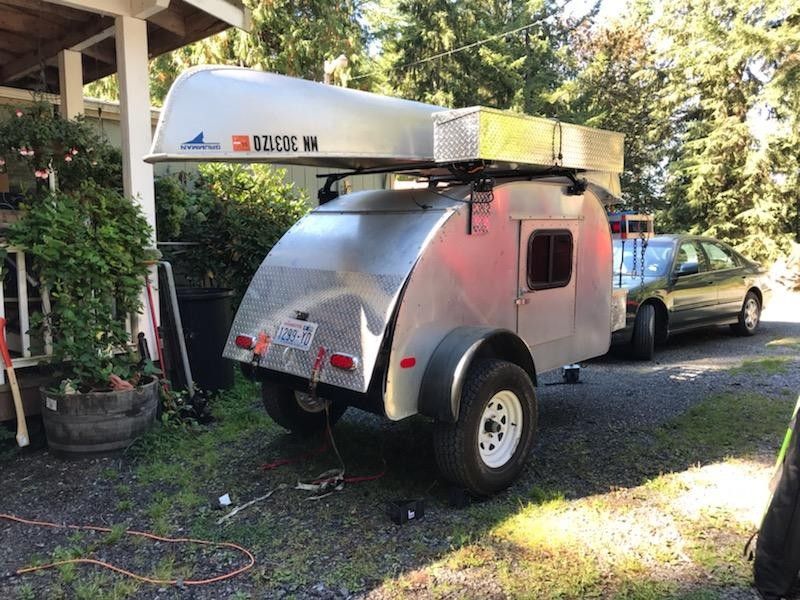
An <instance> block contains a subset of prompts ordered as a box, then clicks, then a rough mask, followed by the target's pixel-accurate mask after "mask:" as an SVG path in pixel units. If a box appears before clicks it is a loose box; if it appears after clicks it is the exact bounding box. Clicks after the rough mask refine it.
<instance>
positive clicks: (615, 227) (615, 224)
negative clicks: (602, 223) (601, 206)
mask: <svg viewBox="0 0 800 600" xmlns="http://www.w3.org/2000/svg"><path fill="white" fill-rule="evenodd" d="M621 230H622V224H621V223H620V222H619V221H611V233H619V232H620V231H621Z"/></svg>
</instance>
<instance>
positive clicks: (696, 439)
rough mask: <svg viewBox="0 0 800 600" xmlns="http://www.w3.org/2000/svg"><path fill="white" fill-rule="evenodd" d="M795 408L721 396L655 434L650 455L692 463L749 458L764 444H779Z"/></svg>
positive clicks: (759, 398)
mask: <svg viewBox="0 0 800 600" xmlns="http://www.w3.org/2000/svg"><path fill="white" fill-rule="evenodd" d="M791 413H792V407H791V405H790V404H789V403H787V402H786V400H785V399H784V398H779V399H776V398H770V397H768V396H762V395H760V394H721V395H717V396H712V397H710V398H708V399H707V400H705V401H703V402H701V403H700V404H696V405H695V406H693V407H692V408H690V409H689V410H688V411H686V412H685V413H684V414H683V415H681V416H679V417H677V418H676V419H673V420H672V421H670V422H668V423H666V424H664V425H663V426H662V427H661V428H659V429H658V430H657V431H656V445H655V447H654V448H653V449H652V450H651V451H650V452H651V454H655V455H658V456H663V455H664V454H665V453H668V454H671V455H673V456H679V457H681V458H683V459H684V460H687V461H689V462H690V463H691V462H709V461H710V460H716V459H720V458H724V457H726V456H743V455H744V456H746V455H749V454H752V453H753V452H755V451H756V450H758V448H759V447H760V446H761V445H763V443H764V441H765V440H766V441H771V442H774V443H775V444H779V443H780V437H781V434H782V433H783V431H784V430H785V428H786V423H787V422H788V421H789V419H790V418H791Z"/></svg>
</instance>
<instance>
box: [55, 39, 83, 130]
mask: <svg viewBox="0 0 800 600" xmlns="http://www.w3.org/2000/svg"><path fill="white" fill-rule="evenodd" d="M58 82H59V89H60V90H61V106H60V108H59V111H60V113H61V116H62V117H64V118H65V119H74V118H75V117H77V116H78V115H82V114H83V65H82V64H81V53H80V52H76V51H75V50H62V51H61V52H59V53H58Z"/></svg>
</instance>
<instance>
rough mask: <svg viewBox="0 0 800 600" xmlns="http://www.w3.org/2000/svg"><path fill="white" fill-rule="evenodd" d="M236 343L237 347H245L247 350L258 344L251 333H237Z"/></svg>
mask: <svg viewBox="0 0 800 600" xmlns="http://www.w3.org/2000/svg"><path fill="white" fill-rule="evenodd" d="M234 343H235V344H236V347H237V348H244V349H245V350H252V349H253V346H255V345H256V341H255V340H254V339H253V336H250V335H237V336H236V340H235V342H234Z"/></svg>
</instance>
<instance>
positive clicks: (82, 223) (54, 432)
mask: <svg viewBox="0 0 800 600" xmlns="http://www.w3.org/2000/svg"><path fill="white" fill-rule="evenodd" d="M16 119H17V121H16V123H18V124H19V125H20V126H21V127H20V130H21V131H22V132H23V133H20V131H18V130H14V129H13V128H12V133H13V135H12V139H14V140H15V142H14V143H15V144H18V145H19V144H26V145H25V148H26V154H27V153H29V152H32V153H33V154H32V155H30V156H26V157H24V158H27V159H29V160H30V167H31V168H32V169H34V171H35V175H36V177H37V178H39V179H45V178H47V177H49V173H50V172H54V173H55V175H56V178H57V180H58V182H59V186H58V189H57V190H54V191H53V190H51V189H50V186H47V187H46V188H45V189H42V188H41V187H40V188H38V189H37V193H36V194H33V195H31V200H30V202H29V203H28V205H27V206H26V207H25V208H26V209H27V210H26V211H25V212H24V214H23V216H22V218H21V219H20V220H19V221H17V222H16V223H14V224H13V225H11V227H10V229H9V232H8V239H9V242H10V243H12V244H13V245H15V246H18V247H20V248H22V249H24V250H25V252H26V254H27V255H28V256H29V258H30V260H31V266H32V268H33V270H34V271H35V272H36V273H37V274H38V276H39V277H40V279H41V281H42V284H43V285H46V286H47V287H48V289H49V291H50V298H51V302H52V309H51V311H50V312H49V314H46V315H41V314H39V315H32V319H31V325H32V329H38V330H41V331H47V332H48V333H49V334H50V335H51V336H52V340H53V360H54V364H55V368H56V372H57V373H58V377H57V378H56V383H57V385H56V386H55V387H52V388H43V389H42V390H41V394H42V416H43V421H44V425H45V432H46V434H47V438H48V443H49V444H50V446H51V447H52V448H53V449H55V450H59V451H63V452H70V453H85V452H102V451H110V450H115V449H118V448H122V447H125V446H127V445H128V444H130V442H131V441H132V439H133V438H135V437H136V436H137V435H138V434H140V433H142V432H143V431H144V430H145V429H146V428H147V427H148V426H149V425H150V424H151V423H152V422H153V421H154V419H155V416H156V411H157V406H158V381H157V379H156V378H154V377H152V376H148V375H144V374H143V373H142V372H141V370H140V369H138V365H137V359H136V357H135V356H134V355H133V354H132V353H131V351H130V347H131V343H130V336H129V334H128V332H127V330H126V327H125V319H126V317H127V316H128V315H129V314H131V313H136V312H138V311H139V309H140V300H139V298H140V294H141V290H142V286H143V283H144V277H145V275H146V273H147V268H148V267H147V263H148V261H151V260H152V250H148V246H149V245H150V240H151V229H150V227H149V225H148V224H147V221H146V219H145V218H144V216H143V215H142V213H141V210H140V209H139V207H138V206H137V205H136V204H134V203H133V202H132V201H131V200H130V199H128V198H125V197H124V196H123V195H122V194H121V193H120V191H119V179H118V178H116V177H114V170H115V169H116V167H115V165H114V164H113V162H114V154H113V152H112V151H111V150H110V148H109V147H108V144H107V143H106V142H105V141H103V140H101V139H99V138H98V136H97V135H96V134H95V133H94V132H93V131H92V130H91V128H90V127H89V126H88V125H86V124H85V123H83V122H81V121H65V120H62V119H60V118H59V117H57V116H54V115H52V113H51V112H48V111H45V110H42V109H41V108H37V109H36V110H34V111H31V112H30V113H29V114H28V115H27V117H26V115H25V114H23V116H17V117H16ZM14 123H15V121H14V119H12V120H11V124H14ZM37 123H38V127H40V128H41V130H40V129H39V128H37ZM42 131H45V132H48V133H49V137H48V136H45V135H43V134H42ZM24 137H28V138H30V139H34V140H35V142H23V141H22V140H23V138H24ZM7 143H8V142H6V144H7ZM14 149H15V150H16V151H17V152H19V147H18V146H15V147H14ZM0 151H2V148H0ZM37 156H38V158H37ZM109 163H111V164H109ZM73 167H74V168H75V171H73V170H72V169H73ZM43 170H46V174H45V175H44V177H43V176H42V171H43Z"/></svg>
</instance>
